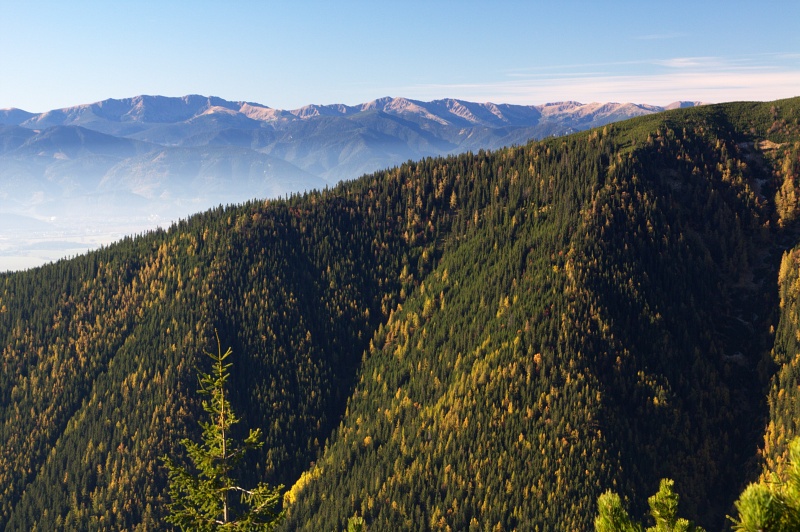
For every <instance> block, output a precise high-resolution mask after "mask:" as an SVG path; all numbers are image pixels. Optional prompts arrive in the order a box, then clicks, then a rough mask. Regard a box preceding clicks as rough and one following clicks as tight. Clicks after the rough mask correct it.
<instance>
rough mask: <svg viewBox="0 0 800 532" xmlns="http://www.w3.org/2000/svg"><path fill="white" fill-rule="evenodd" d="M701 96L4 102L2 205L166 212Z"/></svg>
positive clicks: (129, 215)
mask: <svg viewBox="0 0 800 532" xmlns="http://www.w3.org/2000/svg"><path fill="white" fill-rule="evenodd" d="M698 103H699V102H676V103H674V104H671V105H669V106H667V107H658V106H654V105H638V104H631V103H624V104H619V103H590V104H581V103H578V102H559V103H550V104H545V105H536V106H533V105H531V106H525V105H508V104H493V103H473V102H466V101H461V100H454V99H445V100H436V101H432V102H421V101H416V100H409V99H406V98H388V97H387V98H380V99H377V100H374V101H371V102H368V103H364V104H361V105H355V106H348V105H342V104H335V105H307V106H305V107H302V108H300V109H295V110H288V111H287V110H280V109H273V108H270V107H267V106H265V105H261V104H258V103H250V102H231V101H227V100H223V99H221V98H216V97H206V96H198V95H191V96H184V97H181V98H171V97H164V96H136V97H133V98H126V99H121V100H116V99H109V100H103V101H101V102H96V103H92V104H87V105H79V106H75V107H67V108H64V109H56V110H52V111H48V112H45V113H40V114H35V113H30V112H27V111H23V110H20V109H2V110H0V185H2V186H0V213H5V214H14V215H16V216H18V217H19V216H23V217H29V218H32V219H35V220H39V221H42V220H44V221H48V222H52V221H53V220H56V221H59V220H60V221H61V222H64V221H65V220H73V221H74V222H75V223H79V224H81V226H87V227H88V226H91V225H92V223H93V222H91V220H90V219H98V220H103V221H107V220H108V219H109V218H113V219H115V220H118V221H119V222H120V223H121V224H122V225H123V226H124V224H125V221H124V220H127V219H138V220H162V221H168V220H170V219H174V218H176V217H178V216H187V215H188V214H191V213H193V212H196V211H200V210H204V209H206V208H209V207H211V206H214V205H218V204H225V203H238V202H242V201H245V200H247V199H251V198H256V197H276V196H280V195H284V194H288V193H291V192H297V191H303V190H309V189H314V188H324V187H325V186H327V185H329V184H335V183H337V182H338V181H340V180H349V179H354V178H356V177H358V176H360V175H362V174H364V173H368V172H372V171H375V170H379V169H383V168H387V167H391V166H395V165H397V164H400V163H402V162H404V161H407V160H419V159H423V158H425V157H430V156H438V155H447V154H455V153H462V152H466V151H469V150H473V151H477V150H479V149H496V148H499V147H502V146H506V145H512V144H521V143H524V142H526V141H528V140H530V139H533V138H537V139H538V138H543V137H547V136H552V135H563V134H567V133H571V132H575V131H579V130H583V129H588V128H591V127H595V126H601V125H604V124H607V123H610V122H614V121H618V120H623V119H627V118H631V117H634V116H640V115H646V114H651V113H655V112H659V111H663V110H665V109H670V108H675V107H687V106H695V105H697V104H698ZM76 213H79V214H80V220H77V219H76V218H75V217H76ZM0 233H2V231H0ZM0 236H2V235H0ZM62 236H63V235H62ZM2 253H3V250H2V249H0V254H2ZM2 269H3V265H2V262H1V261H0V270H2Z"/></svg>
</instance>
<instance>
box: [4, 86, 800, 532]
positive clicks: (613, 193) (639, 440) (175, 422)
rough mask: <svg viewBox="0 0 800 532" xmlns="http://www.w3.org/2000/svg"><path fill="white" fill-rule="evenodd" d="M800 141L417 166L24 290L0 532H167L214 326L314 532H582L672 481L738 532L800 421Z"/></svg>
mask: <svg viewBox="0 0 800 532" xmlns="http://www.w3.org/2000/svg"><path fill="white" fill-rule="evenodd" d="M798 119H800V99H793V100H784V101H779V102H772V103H766V104H754V103H753V104H751V103H736V104H725V105H719V106H708V107H702V108H694V109H685V110H675V111H670V112H667V113H663V114H658V115H652V116H648V117H643V118H639V119H634V120H631V121H627V122H623V123H619V124H615V125H613V126H606V127H604V128H601V129H596V130H591V131H588V132H584V133H579V134H576V135H571V136H568V137H564V138H557V139H550V140H547V141H542V142H537V143H531V144H528V145H526V146H519V147H513V148H508V149H503V150H499V151H496V152H479V153H477V154H473V153H468V154H465V155H461V156H457V157H449V158H446V159H441V158H437V159H425V160H423V161H419V162H416V163H411V162H409V163H407V164H404V165H402V166H401V167H399V168H395V169H391V170H387V171H384V172H378V173H375V174H372V175H369V176H365V177H363V178H361V179H359V180H357V181H353V182H349V183H344V184H342V185H340V186H338V187H337V188H335V189H331V190H325V191H320V192H315V193H308V194H304V195H301V196H293V197H290V198H286V199H285V200H280V201H271V202H261V201H254V202H252V203H249V204H246V205H241V206H230V207H225V208H223V207H220V208H218V209H216V210H213V211H209V212H206V213H203V214H200V215H197V216H194V217H192V218H191V219H189V220H187V221H184V222H181V223H179V224H177V225H176V226H173V227H172V228H171V229H170V230H168V231H159V232H156V233H149V234H146V235H141V236H138V237H136V238H130V239H126V240H125V241H122V242H120V243H118V244H114V245H112V246H110V247H108V248H104V249H102V250H99V251H97V252H93V253H90V254H88V255H86V256H81V257H77V258H75V259H71V260H68V261H61V262H59V263H57V264H54V265H49V266H45V267H42V268H39V269H36V270H32V271H28V272H22V273H15V274H5V275H2V276H0V347H2V349H3V371H2V373H0V431H1V432H0V441H2V442H3V443H4V445H3V446H2V451H0V522H1V523H6V526H5V529H6V530H33V529H38V530H60V529H66V530H75V529H79V530H95V529H96V530H109V529H110V530H123V529H125V530H134V529H137V530H152V529H163V528H165V526H166V525H165V524H164V522H163V520H162V518H163V515H164V511H165V497H166V493H167V491H166V471H165V470H164V467H163V465H162V463H161V462H160V460H159V459H158V457H159V456H162V455H163V454H164V453H167V454H170V455H179V449H180V446H179V445H178V441H179V439H180V438H182V437H184V436H186V435H195V436H196V431H197V429H196V427H197V424H196V418H197V415H198V414H199V399H198V398H197V396H196V394H195V391H196V389H197V382H196V377H195V374H196V372H195V368H194V366H195V365H196V364H200V365H201V367H203V366H202V365H203V364H206V361H205V360H204V358H205V357H202V356H199V354H201V353H202V351H203V350H204V349H208V348H209V346H211V345H213V344H214V342H215V340H212V339H213V338H214V330H215V329H216V330H217V331H219V335H220V339H221V341H222V344H223V346H231V347H232V348H233V351H234V355H233V358H232V361H233V363H234V366H233V368H232V373H233V375H232V379H233V380H232V383H231V384H232V392H233V397H232V402H233V406H234V409H235V410H236V411H237V412H239V413H241V415H242V418H243V422H242V425H243V428H242V430H244V427H251V428H253V427H261V429H262V430H263V432H264V434H265V436H266V444H265V446H264V448H263V453H262V456H260V457H257V458H256V459H254V460H253V461H252V463H251V464H249V467H248V471H249V474H250V475H251V476H252V477H253V479H255V480H258V481H261V480H266V481H268V482H270V483H272V484H279V483H280V484H285V485H286V486H290V488H289V490H288V492H287V494H286V497H285V499H284V504H285V508H286V509H287V510H288V519H287V522H286V525H285V527H286V529H306V530H342V529H345V528H346V524H347V520H348V518H350V517H351V516H354V515H359V516H363V517H364V519H365V522H366V524H367V527H368V529H369V530H403V529H406V530H438V529H442V530H447V529H451V530H471V529H474V530H491V529H497V530H513V529H519V530H533V529H536V528H537V527H538V528H539V529H560V530H580V529H586V528H589V527H591V523H592V522H593V518H594V514H595V510H596V507H595V501H596V499H597V496H598V495H599V494H600V493H602V492H603V491H605V490H606V489H608V488H613V489H615V490H617V491H619V492H621V493H624V494H627V495H629V496H630V498H631V500H630V502H631V505H632V507H633V508H635V509H637V510H641V509H643V508H644V507H645V506H646V502H647V501H646V498H647V496H648V495H650V494H652V493H653V492H654V491H655V490H656V489H657V488H658V483H659V479H660V478H662V477H670V478H673V479H674V480H675V488H676V491H678V492H679V493H680V494H681V496H682V499H681V500H682V508H683V511H682V514H683V515H686V516H687V517H689V518H691V519H693V520H695V521H696V522H698V523H699V524H702V525H703V526H705V527H706V528H707V529H711V530H716V529H721V528H723V527H725V526H726V524H725V515H726V513H731V512H732V503H733V501H734V500H735V499H736V497H737V496H738V493H739V492H740V491H741V489H742V488H743V487H744V485H745V484H746V483H747V482H749V481H752V480H755V479H756V478H757V477H758V475H759V473H760V471H761V467H762V466H763V465H765V464H767V465H770V466H775V465H777V466H780V464H781V463H783V461H785V454H786V451H785V450H786V444H787V442H788V440H789V439H790V438H791V437H792V436H795V435H797V432H798V431H797V429H798V423H800V421H798V420H800V396H798V371H799V368H800V362H799V361H798V360H800V359H798V356H800V354H799V353H798V350H799V348H798V345H800V340H798V338H800V317H799V316H800V310H798V309H800V281H798V279H800V273H798V272H799V271H800V266H799V265H800V247H798V248H794V246H795V245H796V244H798V243H800V240H798V238H797V232H796V223H797V221H796V220H797V217H798V213H800V211H799V210H798V201H799V200H800V182H798V180H800V158H799V157H800V155H799V154H800V126H798ZM784 251H786V252H785V253H784ZM779 287H780V290H779ZM773 344H774V345H773ZM637 513H641V511H638V512H637Z"/></svg>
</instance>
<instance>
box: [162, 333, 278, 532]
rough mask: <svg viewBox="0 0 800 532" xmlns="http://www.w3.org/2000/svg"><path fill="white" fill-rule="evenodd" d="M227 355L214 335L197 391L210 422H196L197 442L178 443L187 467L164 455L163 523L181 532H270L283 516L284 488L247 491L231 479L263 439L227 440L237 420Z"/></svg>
mask: <svg viewBox="0 0 800 532" xmlns="http://www.w3.org/2000/svg"><path fill="white" fill-rule="evenodd" d="M231 353H232V351H231V349H230V348H228V350H227V351H225V353H223V352H222V347H221V345H220V342H219V337H217V353H216V354H211V353H208V352H206V354H207V355H208V356H210V357H211V358H212V360H213V369H212V371H211V373H203V372H199V373H200V379H199V380H200V388H199V393H201V394H202V395H205V396H207V399H205V400H203V409H204V410H205V411H206V413H207V414H208V416H209V420H208V421H201V422H200V426H201V427H202V429H203V435H202V441H201V442H200V443H198V442H194V441H192V440H190V439H188V438H185V439H183V440H181V444H182V445H183V446H184V448H185V449H186V453H187V455H188V458H189V460H190V461H191V462H192V467H191V468H186V467H183V466H180V465H178V464H177V463H176V462H175V461H174V460H173V459H171V458H170V457H168V456H164V457H163V460H164V463H165V465H166V467H167V469H168V470H169V473H168V475H169V492H170V497H171V498H172V502H171V503H170V504H168V508H169V515H168V516H167V518H166V520H167V521H168V522H169V523H171V524H173V525H176V526H178V527H180V528H181V529H183V530H193V531H195V530H196V531H212V530H220V529H221V530H225V529H234V528H235V529H237V530H272V529H274V528H275V526H277V524H279V523H280V522H281V520H282V519H283V517H284V513H283V512H282V511H279V510H278V508H279V504H280V490H281V489H282V488H283V486H278V487H271V486H269V485H268V484H266V483H260V484H259V485H258V486H256V487H255V488H253V489H249V490H248V489H245V488H242V487H241V486H239V485H238V483H237V481H236V479H235V478H234V477H233V474H234V472H235V468H236V465H237V464H238V463H239V461H240V460H241V458H242V456H243V455H244V454H245V453H246V452H247V451H249V450H253V449H257V448H259V447H261V446H262V445H263V441H260V440H261V431H260V429H255V430H252V429H251V430H250V431H249V435H248V436H247V437H246V438H245V439H244V440H242V441H241V442H237V441H236V440H234V439H233V438H232V437H231V427H232V426H233V425H235V424H236V423H238V422H239V421H240V420H239V418H237V417H236V415H235V414H234V412H233V410H232V409H231V404H230V401H229V399H228V396H227V393H226V384H227V381H228V377H229V376H230V372H229V370H230V367H231V366H232V364H231V363H230V362H227V363H226V362H225V360H226V359H227V358H228V357H229V356H230V355H231ZM237 495H238V497H237ZM237 499H238V501H237Z"/></svg>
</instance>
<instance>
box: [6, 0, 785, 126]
mask: <svg viewBox="0 0 800 532" xmlns="http://www.w3.org/2000/svg"><path fill="white" fill-rule="evenodd" d="M798 21H800V2H798V1H797V0H783V1H770V0H759V1H758V2H755V1H753V0H748V1H746V2H744V1H738V0H727V1H715V0H694V1H691V2H687V1H683V0H678V1H676V0H673V1H670V2H653V1H648V0H637V1H635V2H634V1H613V0H609V1H600V0H592V1H576V0H559V1H555V0H552V1H549V2H540V1H536V0H529V1H524V2H523V1H519V2H517V1H503V0H495V1H493V2H488V1H484V2H478V1H470V0H461V1H449V0H425V1H417V0H405V1H402V2H399V1H383V2H382V1H379V0H373V1H347V0H339V1H331V0H327V1H319V2H313V1H303V0H295V1H277V0H275V1H271V0H262V1H246V0H238V1H236V0H233V1H227V2H221V1H200V0H197V1H191V2H190V1H180V0H171V1H165V0H160V1H149V0H139V1H127V0H115V1H108V0H103V1H77V2H64V1H37V0H26V1H23V0H0V108H10V107H16V108H20V109H24V110H26V111H30V112H44V111H47V110H50V109H57V108H62V107H68V106H73V105H79V104H84V103H92V102H96V101H100V100H104V99H107V98H127V97H132V96H136V95H140V94H151V95H155V94H158V95H164V96H183V95H186V94H202V95H205V96H219V97H222V98H224V99H227V100H232V101H250V102H257V103H260V104H263V105H267V106H270V107H274V108H278V109H296V108H299V107H302V106H303V105H307V104H331V103H344V104H348V105H354V104H358V103H364V102H368V101H371V100H374V99H376V98H380V97H384V96H393V97H401V96H402V97H406V98H411V99H417V100H423V101H429V100H434V99H439V98H459V99H464V100H469V101H476V102H487V101H490V102H494V103H515V104H525V105H538V104H543V103H547V102H555V101H564V100H575V101H580V102H583V103H588V102H592V101H601V102H606V101H616V102H633V103H648V104H654V105H666V104H668V103H670V102H673V101H677V100H692V101H703V102H709V103H717V102H724V101H734V100H761V101H764V100H774V99H778V98H786V97H792V96H798V95H800V32H799V31H798V30H797V22H798Z"/></svg>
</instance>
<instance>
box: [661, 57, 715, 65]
mask: <svg viewBox="0 0 800 532" xmlns="http://www.w3.org/2000/svg"><path fill="white" fill-rule="evenodd" d="M653 64H656V65H659V66H665V67H669V68H700V67H702V68H708V67H715V68H719V67H722V66H725V64H726V63H725V62H724V61H723V60H721V59H720V58H718V57H673V58H672V59H663V60H657V61H653Z"/></svg>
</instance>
